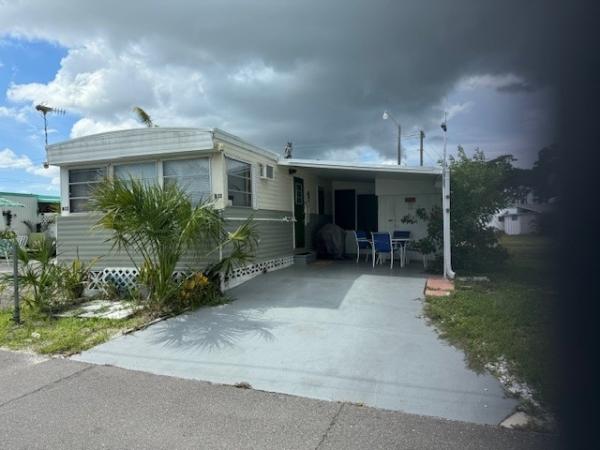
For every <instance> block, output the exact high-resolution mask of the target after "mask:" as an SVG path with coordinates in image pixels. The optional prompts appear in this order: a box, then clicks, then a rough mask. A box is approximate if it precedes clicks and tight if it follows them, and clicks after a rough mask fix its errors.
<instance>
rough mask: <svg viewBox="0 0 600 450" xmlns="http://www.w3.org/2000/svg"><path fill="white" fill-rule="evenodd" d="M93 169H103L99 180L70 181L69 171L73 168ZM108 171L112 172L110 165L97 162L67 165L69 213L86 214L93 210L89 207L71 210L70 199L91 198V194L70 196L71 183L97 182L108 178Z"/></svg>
mask: <svg viewBox="0 0 600 450" xmlns="http://www.w3.org/2000/svg"><path fill="white" fill-rule="evenodd" d="M93 169H96V170H98V169H103V170H104V177H103V178H101V179H100V180H97V181H76V182H71V171H74V170H93ZM110 172H112V171H111V170H110V166H109V165H108V164H104V165H98V164H89V165H85V166H73V167H68V168H67V201H68V204H69V214H88V213H90V212H93V211H92V210H90V209H87V210H82V211H73V208H72V207H71V201H72V200H82V199H83V200H85V199H87V200H88V201H89V199H91V196H89V197H80V196H79V197H72V196H71V186H72V185H82V184H90V183H91V184H99V183H101V182H102V179H105V178H108V177H109V176H111V175H110Z"/></svg>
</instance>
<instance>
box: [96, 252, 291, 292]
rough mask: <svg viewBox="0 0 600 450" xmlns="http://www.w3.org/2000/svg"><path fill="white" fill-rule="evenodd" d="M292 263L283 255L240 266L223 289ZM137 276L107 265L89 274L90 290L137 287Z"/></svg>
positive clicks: (180, 275)
mask: <svg viewBox="0 0 600 450" xmlns="http://www.w3.org/2000/svg"><path fill="white" fill-rule="evenodd" d="M292 264H294V257H293V256H283V257H280V258H274V259H270V260H268V261H262V262H259V263H255V264H250V265H247V266H244V267H238V268H237V269H234V270H233V271H232V272H231V274H229V276H227V277H226V278H225V280H224V282H223V286H222V287H223V289H231V288H232V287H235V286H238V285H240V284H242V283H244V282H245V281H248V280H250V279H252V278H254V277H255V276H257V275H260V274H261V273H264V272H271V271H273V270H278V269H283V268H285V267H289V266H291V265H292ZM187 275H188V273H187V272H184V271H177V272H175V273H173V277H174V278H175V279H176V280H177V281H181V280H182V279H183V278H184V277H186V276H187ZM137 277H138V271H137V269H135V268H132V267H107V268H105V269H103V270H92V271H91V272H90V275H89V281H88V286H87V288H88V290H90V291H98V290H101V289H103V288H104V286H106V284H109V283H110V284H113V285H115V286H116V287H117V288H118V289H122V290H127V289H131V288H134V287H135V285H136V282H137Z"/></svg>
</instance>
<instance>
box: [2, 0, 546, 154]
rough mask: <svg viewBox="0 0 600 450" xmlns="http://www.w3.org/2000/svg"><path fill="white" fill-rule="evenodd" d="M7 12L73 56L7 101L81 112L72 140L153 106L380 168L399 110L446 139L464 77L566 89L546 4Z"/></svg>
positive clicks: (347, 3) (343, 0)
mask: <svg viewBox="0 0 600 450" xmlns="http://www.w3.org/2000/svg"><path fill="white" fill-rule="evenodd" d="M1 8H2V14H0V29H2V30H4V33H5V34H7V35H10V36H13V37H15V36H16V37H20V38H25V39H45V40H49V41H52V42H58V43H59V44H60V45H63V46H65V47H67V48H68V54H67V56H66V57H65V58H64V59H63V60H62V62H61V66H60V69H59V71H58V72H57V74H56V76H55V77H54V79H53V80H51V81H50V82H48V83H23V84H13V85H11V86H10V88H9V90H8V92H7V97H8V99H9V100H10V101H12V102H15V103H23V102H31V103H35V102H39V101H47V102H48V103H49V104H52V105H56V106H59V107H63V108H66V109H68V110H69V111H71V112H74V113H77V114H79V115H80V116H81V117H82V119H81V120H80V121H78V122H77V123H76V124H75V126H74V127H73V130H72V131H71V135H72V136H79V135H82V134H84V133H88V132H95V131H99V130H101V131H104V130H108V129H114V128H118V127H123V126H131V125H132V122H131V120H132V113H131V108H132V106H134V105H138V106H141V107H143V108H144V109H146V110H147V111H148V112H149V113H150V115H151V116H152V118H153V119H154V121H155V122H156V123H159V124H160V125H163V126H168V125H177V126H201V127H211V126H217V127H221V128H224V129H226V130H228V131H231V132H233V133H235V134H238V135H240V136H242V137H244V138H246V139H248V140H250V141H252V142H254V143H256V144H259V145H263V146H265V147H268V148H272V149H275V150H280V149H281V148H283V146H284V144H285V143H286V142H287V141H288V140H292V141H294V142H300V143H303V144H307V145H311V147H308V146H307V147H305V148H306V151H305V154H306V155H305V156H308V157H310V156H315V155H320V154H323V153H324V152H327V151H329V152H333V151H342V150H345V151H347V152H348V153H347V154H348V155H354V156H357V155H356V153H355V152H354V151H353V149H355V148H357V147H362V148H367V147H368V148H372V149H374V151H375V152H376V153H377V156H376V157H375V159H377V158H379V160H393V157H394V146H393V142H394V140H395V137H394V132H395V130H394V129H393V127H390V126H389V124H387V123H382V121H381V112H382V111H383V110H384V109H390V110H391V111H394V113H395V115H396V116H397V117H398V119H399V120H400V121H401V122H402V124H403V125H406V126H407V128H412V127H414V126H417V127H421V128H422V127H427V126H431V127H433V126H434V125H433V124H435V127H436V131H435V133H439V130H438V128H439V127H438V125H439V118H440V112H439V110H437V109H436V105H438V104H439V102H440V99H441V98H443V97H444V96H445V95H446V94H447V93H448V91H449V90H451V89H453V88H454V87H455V86H456V85H457V83H460V82H461V80H462V83H463V85H464V86H466V87H467V88H468V87H469V86H471V87H473V86H484V85H486V86H488V87H489V88H491V89H496V90H498V91H504V92H512V91H515V90H519V89H521V90H523V89H525V88H527V87H528V86H529V87H531V88H533V87H534V86H537V85H544V84H546V83H548V82H549V81H551V80H548V74H552V73H554V72H553V70H551V68H550V67H549V65H550V61H552V58H551V57H550V56H551V55H552V48H553V45H552V44H553V42H554V41H555V40H556V39H557V37H556V36H554V35H552V34H551V33H549V32H548V30H552V29H553V27H551V26H549V24H551V22H552V17H548V18H547V19H548V20H547V21H546V24H545V26H544V27H541V26H540V25H539V23H538V22H535V21H531V20H530V17H531V16H532V15H536V16H537V14H538V13H539V11H540V10H545V11H548V8H546V7H545V2H544V1H542V0H535V1H533V2H527V4H522V2H517V1H516V0H515V1H513V0H509V1H505V2H496V1H486V0H483V1H480V2H472V1H467V0H457V1H454V2H430V1H423V0H421V1H416V0H414V1H412V0H411V1H403V2H390V1H386V0H373V1H370V2H361V1H353V0H332V1H327V2H323V1H318V0H307V1H303V2H282V1H258V2H248V1H245V0H233V1H228V2H222V1H207V2H193V1H188V2H185V1H173V2H169V4H168V5H167V4H165V3H162V2H156V3H154V2H152V1H150V2H149V3H148V4H145V6H144V7H143V8H142V7H139V5H138V4H137V3H135V2H122V1H118V2H117V1H110V0H107V1H103V2H96V3H88V2H85V3H84V2H69V1H66V0H65V1H58V0H57V1H54V2H47V1H41V0H40V1H31V2H28V3H26V4H23V3H20V2H15V3H6V4H3V5H2V6H1ZM57 11H62V12H61V13H57ZM233 12H235V13H233ZM547 14H549V13H547ZM48 17H51V18H52V20H47V18H48ZM532 36H535V37H536V39H532V38H531V37H532ZM523 55H527V57H524V56H523ZM506 74H510V75H506ZM465 83H466V84H465ZM454 108H455V109H454V111H453V113H454V114H458V113H459V112H461V111H462V112H466V111H467V110H468V108H470V106H468V103H467V102H461V103H460V104H458V105H455V107H454ZM461 108H462V109H461ZM435 133H428V136H429V135H432V137H433V136H434V135H435ZM357 157H358V156H357Z"/></svg>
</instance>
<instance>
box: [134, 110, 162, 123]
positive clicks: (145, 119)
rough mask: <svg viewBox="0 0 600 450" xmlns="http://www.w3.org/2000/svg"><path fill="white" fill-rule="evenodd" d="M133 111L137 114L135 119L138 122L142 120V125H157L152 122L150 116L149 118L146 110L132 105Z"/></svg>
mask: <svg viewBox="0 0 600 450" xmlns="http://www.w3.org/2000/svg"><path fill="white" fill-rule="evenodd" d="M133 112H134V113H135V115H136V116H137V119H138V120H139V121H140V122H142V123H143V124H144V125H146V126H147V127H148V128H152V127H155V126H157V125H155V124H154V122H152V118H150V114H148V113H147V112H146V111H144V110H143V109H142V108H140V107H139V106H134V107H133Z"/></svg>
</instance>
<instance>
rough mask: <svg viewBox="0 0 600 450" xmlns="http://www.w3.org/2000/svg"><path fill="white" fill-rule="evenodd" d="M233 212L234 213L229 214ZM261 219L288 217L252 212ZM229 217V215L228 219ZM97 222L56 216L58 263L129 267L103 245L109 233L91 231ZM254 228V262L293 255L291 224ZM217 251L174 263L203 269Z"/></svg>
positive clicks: (83, 217) (124, 256)
mask: <svg viewBox="0 0 600 450" xmlns="http://www.w3.org/2000/svg"><path fill="white" fill-rule="evenodd" d="M233 212H237V211H233ZM246 212H250V213H252V212H253V213H256V215H257V216H258V215H260V216H261V217H265V218H269V217H272V218H276V219H278V218H281V217H282V216H283V215H286V214H287V215H289V212H285V211H253V210H249V211H246ZM230 217H231V216H230ZM96 221H97V216H94V215H93V214H81V215H79V214H77V215H69V216H62V217H59V219H58V222H57V227H58V241H57V253H58V259H59V261H60V262H63V263H69V262H71V261H72V260H73V259H75V258H76V257H77V254H79V258H81V259H82V260H85V261H89V260H91V259H93V258H97V257H101V259H100V260H99V261H98V262H97V264H96V268H104V267H131V266H132V263H131V260H130V259H129V256H128V255H127V254H125V253H123V252H120V253H118V252H115V251H111V244H110V243H109V242H106V240H107V239H108V238H109V236H110V233H109V232H108V231H105V230H92V228H93V226H94V224H95V223H96ZM240 224H241V221H228V223H227V229H228V230H229V231H233V230H234V229H235V228H236V227H237V226H239V225H240ZM255 226H256V229H257V232H258V235H259V239H260V243H259V245H258V248H257V252H256V255H255V258H254V260H255V261H264V260H267V259H271V258H275V257H279V256H288V255H291V254H293V246H292V226H293V223H292V222H279V221H273V222H271V221H256V222H255ZM217 256H218V255H217V252H215V253H213V255H212V256H211V257H208V258H207V257H202V258H198V257H194V256H192V255H191V254H187V255H185V256H184V257H183V258H182V259H181V261H180V263H179V264H178V268H179V269H187V268H188V267H196V268H203V267H205V266H206V265H207V264H208V263H209V262H211V261H215V260H216V257H217Z"/></svg>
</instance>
